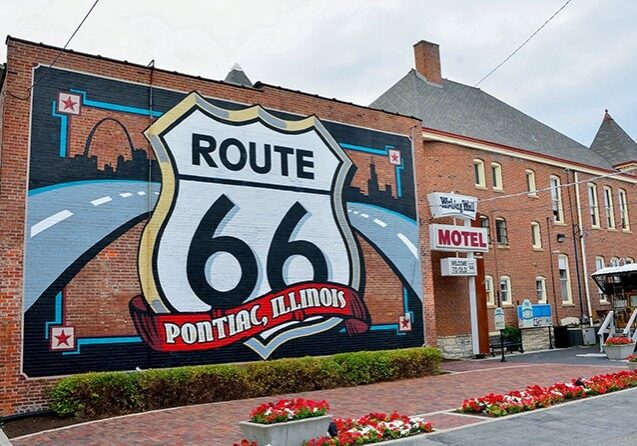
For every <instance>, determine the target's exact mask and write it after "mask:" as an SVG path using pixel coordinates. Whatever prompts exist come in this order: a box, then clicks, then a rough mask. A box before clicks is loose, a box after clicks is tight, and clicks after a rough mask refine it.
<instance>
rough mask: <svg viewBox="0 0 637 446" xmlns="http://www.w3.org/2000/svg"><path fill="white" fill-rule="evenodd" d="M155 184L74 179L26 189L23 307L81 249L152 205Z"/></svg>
mask: <svg viewBox="0 0 637 446" xmlns="http://www.w3.org/2000/svg"><path fill="white" fill-rule="evenodd" d="M160 187H161V186H160V185H159V184H158V183H150V184H149V183H147V182H145V181H121V180H114V181H79V182H74V183H66V184H65V185H64V186H63V187H56V186H49V187H44V188H40V189H35V190H33V191H31V192H30V194H29V199H28V202H27V216H28V217H27V228H26V235H25V237H26V240H27V243H26V251H27V252H26V256H25V259H26V261H25V275H26V278H27V280H26V281H25V282H26V286H25V290H24V291H25V295H24V303H23V311H26V310H28V309H29V308H30V307H31V305H33V303H34V302H35V301H36V300H37V299H38V298H39V297H40V296H41V295H42V293H43V292H44V291H46V290H47V288H49V286H51V284H52V283H53V282H54V281H55V280H56V279H57V278H58V277H59V276H60V275H61V274H62V273H63V272H64V271H65V270H66V269H67V268H68V267H69V266H70V265H72V264H74V263H75V262H76V261H77V260H78V259H79V258H80V257H81V256H82V255H83V254H84V253H86V252H87V251H89V250H90V249H91V248H92V247H93V246H94V245H95V244H96V243H98V242H99V241H100V240H103V239H104V238H106V237H108V236H109V235H111V234H112V233H113V232H115V231H117V230H118V229H119V228H120V227H122V226H125V225H127V224H129V223H131V222H132V221H134V220H135V219H136V218H138V217H139V216H140V215H142V214H144V213H148V212H149V210H152V209H153V208H154V207H155V202H156V201H157V195H158V194H159V189H160Z"/></svg>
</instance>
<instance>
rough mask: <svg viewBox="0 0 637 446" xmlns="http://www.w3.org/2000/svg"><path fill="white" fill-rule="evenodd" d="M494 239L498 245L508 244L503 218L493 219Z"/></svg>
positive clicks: (505, 224)
mask: <svg viewBox="0 0 637 446" xmlns="http://www.w3.org/2000/svg"><path fill="white" fill-rule="evenodd" d="M495 240H496V242H498V245H508V244H509V239H508V236H507V221H506V220H505V219H504V218H496V219H495Z"/></svg>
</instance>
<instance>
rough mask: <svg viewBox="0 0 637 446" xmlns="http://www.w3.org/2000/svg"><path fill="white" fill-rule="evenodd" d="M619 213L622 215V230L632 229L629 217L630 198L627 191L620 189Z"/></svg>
mask: <svg viewBox="0 0 637 446" xmlns="http://www.w3.org/2000/svg"><path fill="white" fill-rule="evenodd" d="M619 215H620V217H621V223H622V230H623V231H630V220H629V219H628V200H626V191H625V190H624V189H619Z"/></svg>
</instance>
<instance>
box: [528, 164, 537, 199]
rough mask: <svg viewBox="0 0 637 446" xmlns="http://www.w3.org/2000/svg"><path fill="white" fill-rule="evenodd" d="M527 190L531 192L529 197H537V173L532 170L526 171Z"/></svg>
mask: <svg viewBox="0 0 637 446" xmlns="http://www.w3.org/2000/svg"><path fill="white" fill-rule="evenodd" d="M526 190H527V191H528V192H529V194H528V195H529V197H537V187H536V186H535V172H534V171H533V170H531V169H526Z"/></svg>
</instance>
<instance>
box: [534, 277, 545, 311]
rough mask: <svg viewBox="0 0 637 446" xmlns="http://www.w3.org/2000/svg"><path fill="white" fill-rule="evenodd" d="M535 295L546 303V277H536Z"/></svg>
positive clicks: (541, 301)
mask: <svg viewBox="0 0 637 446" xmlns="http://www.w3.org/2000/svg"><path fill="white" fill-rule="evenodd" d="M535 296H536V297H537V302H538V303H540V304H545V303H546V279H545V278H544V277H542V276H538V277H536V278H535Z"/></svg>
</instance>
